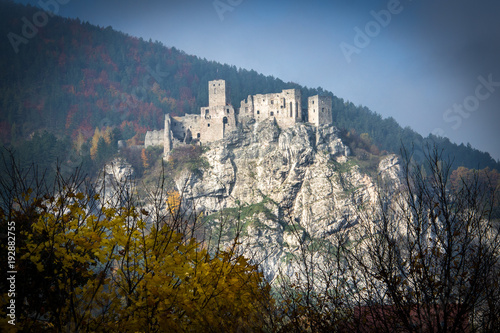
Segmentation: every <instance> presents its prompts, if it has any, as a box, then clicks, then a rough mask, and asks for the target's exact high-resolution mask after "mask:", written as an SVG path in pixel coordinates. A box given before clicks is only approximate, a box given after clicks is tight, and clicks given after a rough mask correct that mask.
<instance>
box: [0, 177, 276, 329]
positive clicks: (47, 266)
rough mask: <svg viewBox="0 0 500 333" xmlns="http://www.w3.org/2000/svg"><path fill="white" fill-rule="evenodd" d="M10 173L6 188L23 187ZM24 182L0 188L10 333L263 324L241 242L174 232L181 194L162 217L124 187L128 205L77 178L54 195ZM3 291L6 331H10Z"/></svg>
mask: <svg viewBox="0 0 500 333" xmlns="http://www.w3.org/2000/svg"><path fill="white" fill-rule="evenodd" d="M16 172H17V171H15V170H14V172H13V174H11V176H13V178H11V179H10V180H14V182H11V183H10V184H14V183H15V182H19V181H20V179H19V178H18V176H22V174H21V173H16ZM2 184H3V185H8V184H9V179H7V180H5V179H2ZM20 184H21V183H19V184H17V185H16V186H17V188H16V189H14V188H12V187H10V188H9V187H8V186H4V188H3V189H2V190H3V191H4V192H3V194H4V199H5V198H7V197H10V198H12V200H10V201H7V202H5V201H3V202H2V203H3V204H2V207H1V210H0V219H1V220H0V223H1V225H6V224H7V222H8V221H14V222H15V224H16V228H17V229H16V232H17V243H16V245H17V260H16V270H17V272H18V274H17V281H16V283H17V295H16V301H17V314H16V315H17V318H16V327H15V328H16V329H22V330H25V331H37V332H39V331H57V332H61V331H67V332H70V331H71V332H76V331H92V332H94V331H98V332H158V331H162V332H179V331H210V330H211V331H216V332H222V331H237V330H239V329H243V328H245V329H248V330H252V331H254V329H256V327H257V326H256V325H261V324H260V323H261V322H262V320H261V316H262V313H263V311H262V306H264V305H265V304H264V301H265V300H269V297H268V296H269V286H268V285H267V284H266V283H265V282H264V280H263V275H262V274H261V273H260V272H259V271H258V270H257V266H255V265H252V264H250V263H249V262H248V260H247V259H246V258H245V257H243V256H241V255H238V254H237V252H236V249H237V246H234V247H231V248H228V249H226V250H224V251H223V250H219V249H215V248H209V247H207V246H202V244H201V243H200V242H199V241H197V240H196V239H194V238H192V237H190V236H187V234H183V233H180V232H179V231H178V230H179V229H180V228H179V226H180V225H181V224H189V223H192V221H191V222H190V221H188V219H189V218H188V217H187V216H183V218H185V219H186V220H181V219H180V216H181V215H182V214H179V213H178V212H179V211H180V210H181V209H183V208H182V206H181V204H182V202H181V198H180V196H179V194H178V193H177V192H171V193H169V194H167V197H166V200H164V201H162V204H163V206H161V207H160V206H158V207H160V208H162V210H163V213H164V214H160V215H159V214H158V211H157V210H156V213H155V214H152V213H150V212H149V211H148V210H146V209H145V208H144V207H142V208H139V207H137V206H135V205H134V204H133V199H131V196H130V195H129V194H130V193H125V192H126V189H125V188H122V189H121V191H122V192H120V193H118V194H117V196H118V197H120V198H121V197H128V198H129V199H127V200H125V201H121V200H109V198H107V197H106V196H105V195H104V194H103V193H100V192H99V191H98V188H95V187H88V186H89V185H88V184H87V185H86V186H84V185H85V184H83V183H78V182H77V178H76V177H74V178H72V179H70V180H68V181H65V180H63V179H58V182H57V186H56V189H57V191H55V192H53V193H48V192H46V191H43V190H42V189H41V188H36V187H35V188H31V187H30V186H18V185H20ZM25 185H27V184H25ZM31 185H33V183H32V184H31ZM9 190H10V193H6V192H7V191H9ZM7 195H8V196H7ZM113 202H120V204H119V205H118V204H113ZM165 204H168V207H167V206H166V205H165ZM158 207H157V208H158ZM152 210H153V211H155V209H154V208H153V209H152ZM172 210H175V211H176V212H177V213H176V214H171V212H172ZM176 219H177V220H176ZM4 245H5V242H2V245H1V246H2V249H1V250H2V251H3V252H6V251H7V250H6V248H4V247H5V246H4ZM3 260H4V259H2V261H3ZM2 264H3V265H5V266H6V262H2ZM5 266H4V267H5ZM4 291H5V289H4V288H3V287H2V295H1V298H0V303H1V310H0V311H1V312H2V314H1V319H0V320H1V322H0V325H1V326H2V331H6V330H7V329H9V328H12V326H11V325H9V324H7V319H8V317H6V315H5V308H6V302H8V297H7V293H3V292H4ZM261 301H262V302H261ZM269 304H270V303H267V305H269Z"/></svg>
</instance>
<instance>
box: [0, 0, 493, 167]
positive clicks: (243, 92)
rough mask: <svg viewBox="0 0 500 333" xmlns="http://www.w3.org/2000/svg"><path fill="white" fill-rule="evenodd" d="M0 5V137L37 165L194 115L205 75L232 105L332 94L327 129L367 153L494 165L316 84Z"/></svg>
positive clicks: (84, 154)
mask: <svg viewBox="0 0 500 333" xmlns="http://www.w3.org/2000/svg"><path fill="white" fill-rule="evenodd" d="M0 7H1V8H0V33H1V36H3V37H2V39H1V42H0V73H2V80H0V108H1V113H0V142H1V143H2V144H3V145H6V146H8V147H14V148H16V150H17V151H18V152H19V154H20V156H21V159H22V160H23V161H25V162H28V161H30V160H33V161H35V162H37V163H40V165H41V166H46V164H48V163H52V162H53V161H54V160H56V159H57V160H60V161H63V162H64V160H65V158H66V156H67V155H68V154H70V153H71V152H73V154H74V155H75V154H76V155H78V156H81V161H82V162H85V163H89V165H96V164H99V163H102V162H103V161H105V160H106V159H107V158H109V157H110V156H112V155H113V154H114V153H116V142H117V141H118V140H128V144H129V145H138V144H142V142H143V139H144V135H145V133H146V131H147V130H151V129H159V128H162V127H163V115H164V114H165V113H171V114H173V115H183V114H186V113H196V112H198V110H199V107H200V106H203V105H205V104H207V101H208V92H207V82H208V81H209V80H213V79H225V80H226V81H228V82H229V85H230V87H231V93H230V97H231V100H232V103H233V105H235V106H236V107H239V102H240V101H241V100H242V99H244V98H246V97H247V96H248V95H249V94H256V93H269V92H279V91H281V90H282V89H287V88H299V89H301V91H302V101H303V104H304V105H303V107H305V106H306V105H305V101H307V97H309V96H312V95H315V94H318V93H319V94H331V95H332V96H333V103H334V107H333V110H334V111H333V112H334V114H333V119H334V123H335V124H336V126H338V127H339V128H342V129H344V130H345V131H344V133H347V134H349V135H350V136H351V137H352V136H361V135H363V138H364V140H365V142H368V143H369V144H370V145H372V146H374V147H375V149H372V152H375V153H379V152H381V151H384V150H386V151H389V152H399V149H400V145H401V143H403V144H405V145H406V146H407V147H411V146H412V145H414V146H415V147H416V150H417V151H419V150H420V147H422V145H426V144H427V143H434V142H437V143H438V144H439V146H440V147H441V148H443V149H445V151H446V154H448V155H449V156H451V157H452V158H453V159H454V161H455V164H454V167H458V166H465V167H467V168H485V167H490V168H496V169H500V167H499V163H498V162H495V161H494V160H493V159H492V158H491V156H490V155H489V154H488V153H484V152H480V151H478V150H476V149H473V148H471V147H470V146H464V145H460V146H458V145H455V144H453V143H451V142H449V140H448V139H443V138H436V137H428V138H425V139H424V138H422V136H421V135H419V134H417V133H416V132H414V131H413V130H411V129H410V128H402V127H401V126H399V125H398V124H397V122H396V121H395V120H394V119H392V118H389V119H383V118H382V117H381V116H380V115H378V114H376V113H374V112H372V111H370V110H369V109H368V108H366V107H362V106H355V105H353V104H352V103H350V102H347V101H344V100H343V99H342V98H339V97H336V96H334V95H333V94H332V93H331V92H327V91H324V90H323V89H322V88H315V89H312V88H307V87H302V86H300V85H298V84H296V83H291V82H289V83H285V82H283V81H282V80H280V79H278V78H274V77H272V76H265V75H262V74H258V73H257V72H255V71H253V70H246V69H238V68H236V67H235V66H230V65H227V64H224V65H223V64H220V63H217V62H213V61H207V60H206V59H200V58H198V57H196V56H192V55H187V54H185V53H184V52H182V51H180V50H177V49H175V48H174V47H166V46H164V45H162V44H161V43H159V42H152V41H145V40H142V39H139V38H135V37H133V36H128V35H126V34H123V33H121V32H117V31H114V30H113V29H112V28H111V27H98V26H94V25H91V24H89V23H87V22H81V21H80V20H78V19H66V18H62V17H58V16H54V17H50V19H49V20H48V21H47V24H46V25H43V26H40V27H37V26H35V25H34V24H33V21H34V19H33V18H34V15H35V14H36V13H37V12H39V11H40V9H39V8H35V7H29V6H28V7H26V6H22V5H18V4H14V3H13V2H11V1H2V2H0ZM35 16H36V15H35ZM30 25H31V27H32V28H34V29H32V28H30ZM30 29H31V30H30ZM96 129H97V130H96ZM35 139H36V140H35ZM56 142H57V144H56ZM58 145H59V146H58ZM56 147H58V148H56ZM417 155H418V154H417Z"/></svg>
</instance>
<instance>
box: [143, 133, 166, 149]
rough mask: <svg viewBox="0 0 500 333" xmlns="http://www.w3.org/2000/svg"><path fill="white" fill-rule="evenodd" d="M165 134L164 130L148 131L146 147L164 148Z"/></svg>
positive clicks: (145, 141) (145, 139)
mask: <svg viewBox="0 0 500 333" xmlns="http://www.w3.org/2000/svg"><path fill="white" fill-rule="evenodd" d="M163 132H164V131H163V130H159V131H147V132H146V137H145V138H144V147H145V148H148V147H150V146H163V135H164V133H163Z"/></svg>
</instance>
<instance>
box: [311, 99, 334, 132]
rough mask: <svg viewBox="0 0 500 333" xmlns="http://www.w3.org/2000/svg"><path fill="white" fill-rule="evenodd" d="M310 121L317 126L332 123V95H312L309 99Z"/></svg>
mask: <svg viewBox="0 0 500 333" xmlns="http://www.w3.org/2000/svg"><path fill="white" fill-rule="evenodd" d="M307 105H308V108H307V112H308V118H309V119H308V121H309V122H310V123H311V124H314V125H316V126H320V125H324V124H331V123H332V122H333V120H332V98H331V97H330V96H318V95H316V96H311V97H309V99H308V103H307Z"/></svg>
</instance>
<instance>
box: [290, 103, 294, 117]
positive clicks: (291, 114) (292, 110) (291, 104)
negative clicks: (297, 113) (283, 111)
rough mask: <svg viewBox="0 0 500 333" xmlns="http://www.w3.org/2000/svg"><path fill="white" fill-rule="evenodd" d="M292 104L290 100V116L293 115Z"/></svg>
mask: <svg viewBox="0 0 500 333" xmlns="http://www.w3.org/2000/svg"><path fill="white" fill-rule="evenodd" d="M292 112H293V104H292V102H290V117H293V113H292Z"/></svg>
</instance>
